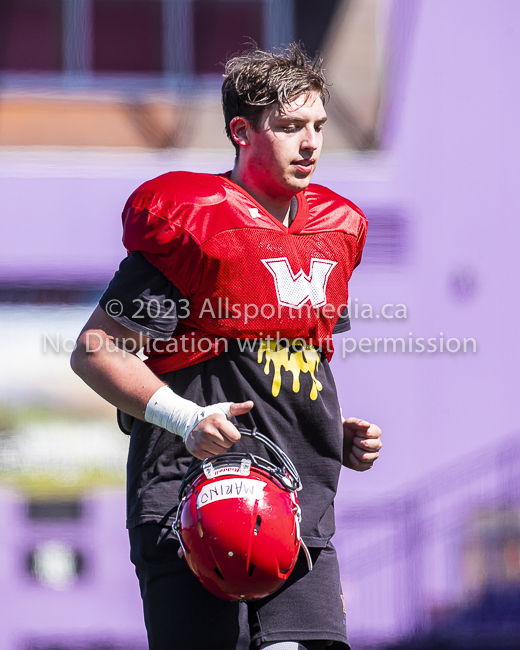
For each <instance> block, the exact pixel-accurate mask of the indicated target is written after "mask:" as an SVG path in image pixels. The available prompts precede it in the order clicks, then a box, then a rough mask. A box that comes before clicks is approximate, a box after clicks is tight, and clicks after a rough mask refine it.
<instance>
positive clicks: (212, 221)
mask: <svg viewBox="0 0 520 650" xmlns="http://www.w3.org/2000/svg"><path fill="white" fill-rule="evenodd" d="M228 176H229V174H227V175H223V176H217V175H211V174H195V173H190V172H171V173H168V174H164V175H162V176H159V177H158V178H155V179H153V180H151V181H148V182H147V183H144V185H141V187H139V188H138V189H137V190H136V191H135V192H134V194H132V196H131V197H130V198H129V200H128V202H127V204H126V206H125V210H124V212H123V226H124V234H123V243H124V245H125V246H126V248H127V250H128V251H140V252H141V253H142V254H143V255H144V256H145V257H146V259H147V260H148V261H149V262H151V263H152V264H153V265H154V266H155V267H156V268H158V269H159V270H160V271H161V272H162V273H163V274H164V275H165V276H166V277H167V278H168V279H169V280H171V282H172V283H173V284H174V285H175V286H176V287H177V288H178V289H179V290H180V291H181V293H182V294H183V295H184V296H185V297H186V298H187V299H188V300H189V315H188V316H187V317H185V318H183V319H182V320H181V321H180V322H179V325H178V326H177V329H176V330H175V334H174V336H173V337H172V339H171V340H170V341H157V340H156V341H154V342H153V348H152V347H151V348H150V349H149V350H148V351H147V354H148V356H149V358H148V361H147V363H148V365H149V366H150V367H151V368H152V370H153V371H154V372H155V373H156V374H162V373H165V372H169V371H171V370H176V369H179V368H184V367H186V366H189V365H192V364H195V363H198V362H200V361H204V360H206V359H209V358H211V357H213V356H215V355H217V354H219V353H220V352H221V351H222V350H223V349H224V348H225V342H226V341H227V340H229V339H257V338H264V339H265V338H267V337H271V338H273V339H276V338H288V339H295V338H301V339H304V340H305V341H306V342H307V343H312V344H313V345H316V346H320V347H322V349H323V351H324V353H325V355H326V356H327V358H328V359H330V357H331V356H332V350H333V348H332V343H331V336H332V330H333V328H334V325H335V324H336V322H337V320H338V317H339V315H340V314H341V312H342V311H343V310H344V309H345V307H346V303H347V298H348V281H349V279H350V276H351V274H352V271H353V269H354V268H355V267H356V266H357V265H358V264H359V261H360V259H361V252H362V249H363V245H364V242H365V236H366V227H367V220H366V218H365V216H364V215H363V213H362V212H361V211H360V210H359V208H357V207H356V206H355V205H353V204H352V203H351V202H350V201H347V200H346V199H344V198H342V197H341V196H339V195H338V194H336V193H334V192H332V191H331V190H328V189H327V188H325V187H322V186H320V185H309V187H308V188H307V189H306V190H304V191H302V192H300V193H299V194H298V195H297V200H298V210H297V213H296V217H295V219H294V220H293V222H292V224H291V226H290V227H289V228H287V227H285V226H284V225H283V224H281V223H280V222H279V221H278V220H277V219H275V218H274V217H273V216H272V215H270V214H269V213H268V212H267V211H266V210H265V209H264V208H263V207H262V206H261V205H260V204H259V203H257V202H256V201H255V200H254V199H253V197H251V196H250V195H249V194H248V193H247V192H245V191H244V190H243V189H242V188H240V187H239V186H238V185H236V183H234V182H233V181H231V180H230V179H229V178H228ZM187 313H188V310H185V311H184V314H183V312H182V310H180V312H179V314H180V316H181V317H182V316H186V314H187Z"/></svg>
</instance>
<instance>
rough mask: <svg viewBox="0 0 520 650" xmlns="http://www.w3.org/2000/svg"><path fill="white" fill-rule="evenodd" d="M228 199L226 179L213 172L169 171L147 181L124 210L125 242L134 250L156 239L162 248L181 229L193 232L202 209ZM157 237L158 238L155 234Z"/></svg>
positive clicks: (151, 243)
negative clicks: (134, 247)
mask: <svg viewBox="0 0 520 650" xmlns="http://www.w3.org/2000/svg"><path fill="white" fill-rule="evenodd" d="M225 198H226V193H225V190H224V189H223V187H222V180H221V179H220V178H219V177H218V176H214V175H212V174H196V173H192V172H169V173H167V174H163V175H162V176H158V177H157V178H153V179H152V180H150V181H147V182H146V183H143V185H141V186H140V187H138V188H137V190H135V192H134V193H133V194H132V195H131V196H130V198H129V199H128V201H127V202H126V205H125V208H124V210H123V243H124V244H125V246H126V247H127V249H129V250H131V249H132V248H133V246H134V245H135V244H142V243H143V242H144V241H145V240H147V239H150V238H152V240H154V239H155V238H156V240H155V241H150V242H148V244H149V245H152V246H153V245H154V243H156V244H158V245H160V246H161V248H162V247H163V246H164V245H165V244H166V243H167V242H168V241H169V240H170V239H172V238H173V237H175V236H177V234H178V233H179V231H186V232H192V231H194V230H195V229H196V228H195V227H196V225H197V219H196V218H194V216H193V215H196V214H197V212H198V210H197V209H198V208H207V206H211V205H217V204H218V203H221V202H222V201H224V200H225ZM153 236H155V237H153Z"/></svg>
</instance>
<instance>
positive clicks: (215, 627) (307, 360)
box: [72, 45, 381, 650]
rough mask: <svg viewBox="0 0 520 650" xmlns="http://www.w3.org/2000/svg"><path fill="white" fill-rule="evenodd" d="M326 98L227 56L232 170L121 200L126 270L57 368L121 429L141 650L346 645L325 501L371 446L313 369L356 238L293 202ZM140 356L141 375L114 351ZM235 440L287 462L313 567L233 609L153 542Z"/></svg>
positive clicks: (339, 318) (304, 202)
mask: <svg viewBox="0 0 520 650" xmlns="http://www.w3.org/2000/svg"><path fill="white" fill-rule="evenodd" d="M326 94H327V91H326V87H325V81H324V78H323V76H322V72H321V70H320V68H319V65H318V63H317V62H311V61H310V60H309V59H308V57H307V56H306V55H305V54H304V53H303V52H302V50H301V49H300V48H299V47H298V46H295V45H293V46H291V47H290V48H288V49H287V50H286V51H284V52H282V53H276V54H273V53H266V52H261V51H259V50H254V51H250V52H248V53H246V54H244V55H242V56H238V57H235V58H233V59H231V60H230V61H229V62H228V64H227V66H226V76H225V81H224V84H223V88H222V97H223V108H224V116H225V122H226V132H227V134H228V136H229V138H230V139H231V141H232V143H233V145H234V147H235V149H236V155H237V157H236V161H235V166H234V168H233V171H231V172H230V173H227V174H223V175H210V174H192V173H186V172H176V173H169V174H165V175H163V176H160V177H159V178H156V179H154V180H152V181H149V182H148V183H145V184H144V185H142V186H141V187H140V188H139V189H138V190H137V191H136V192H135V193H134V194H133V195H132V196H131V197H130V199H129V200H128V202H127V205H126V207H125V210H124V212H123V223H124V236H123V241H124V244H125V246H126V248H127V249H128V251H129V257H128V258H126V259H125V260H124V261H123V262H122V263H121V266H120V269H119V271H118V272H117V273H116V275H115V277H114V279H113V280H112V282H111V283H110V285H109V287H108V289H107V290H106V292H105V294H104V295H103V297H102V299H101V301H100V304H99V306H98V307H97V308H96V310H95V311H94V313H93V315H92V317H91V318H90V320H89V321H88V323H87V324H86V326H85V328H84V330H83V332H82V333H81V335H80V337H79V339H78V346H77V348H76V351H75V353H74V355H73V359H72V365H73V368H74V370H75V371H76V372H77V373H78V374H79V375H80V376H81V377H82V378H83V379H84V380H85V381H86V382H87V383H88V384H89V385H90V386H91V387H92V388H93V389H94V390H96V391H97V392H98V393H99V394H100V395H102V396H103V397H104V398H105V399H107V400H108V401H109V402H111V403H112V404H114V405H115V406H117V407H118V409H120V411H122V412H124V413H125V414H128V415H129V416H132V418H133V424H132V427H131V441H130V451H129V459H128V518H127V525H128V527H129V529H130V540H131V555H132V561H133V562H134V564H135V565H136V571H137V575H138V577H139V582H140V586H141V593H142V597H143V602H144V612H145V621H146V627H147V631H148V639H149V644H150V648H151V649H152V650H172V649H177V648H178V649H182V650H187V649H190V650H198V649H208V650H209V649H211V650H234V648H238V647H240V648H246V647H249V644H251V647H252V648H258V647H262V648H270V649H271V650H275V649H278V650H293V649H298V648H308V649H315V650H321V648H325V647H329V646H330V647H333V648H346V647H348V640H347V636H346V630H345V621H344V606H343V602H342V596H341V587H340V580H339V570H338V565H337V560H336V555H335V551H334V548H333V547H332V545H331V544H330V538H331V536H332V534H333V533H334V513H333V499H334V495H335V492H336V488H337V482H338V477H339V472H340V468H341V465H342V464H343V465H344V466H346V467H349V468H351V469H355V470H358V471H363V470H366V469H369V468H370V467H371V466H372V464H373V462H374V461H375V459H376V458H377V456H378V452H379V449H380V447H381V442H380V436H381V430H380V429H379V427H377V426H375V425H372V424H369V423H368V422H365V421H363V420H359V419H357V418H349V419H348V420H345V421H343V424H342V418H341V415H340V408H339V404H338V399H337V394H336V389H335V385H334V381H333V378H332V375H331V372H330V368H329V365H328V361H329V359H330V357H331V354H332V345H331V335H332V332H333V331H335V332H341V331H346V330H347V329H349V324H348V313H347V312H346V302H347V283H348V280H349V278H350V275H351V273H352V271H353V269H354V267H355V266H356V265H357V264H358V263H359V261H360V259H361V251H362V248H363V244H364V241H365V234H366V224H367V222H366V219H365V217H364V216H363V214H362V213H361V212H360V211H359V209H358V208H356V207H355V206H354V205H353V204H352V203H350V202H349V201H347V200H345V199H343V198H342V197H340V196H338V195H337V194H335V193H334V192H331V191H330V190H327V189H326V188H324V187H320V186H313V185H309V183H310V179H311V176H312V173H313V171H314V169H315V168H316V165H317V163H318V159H319V156H320V152H321V147H322V138H323V135H322V129H323V126H324V124H325V121H326V119H327V116H326V113H325V109H324V101H325V99H326ZM143 344H144V345H145V346H146V347H145V350H146V354H147V356H148V359H147V361H146V363H144V362H143V361H141V359H140V358H138V357H137V356H136V355H135V354H131V353H129V352H132V351H133V352H135V351H137V350H139V349H140V348H141V347H142V345H143ZM235 424H240V425H242V426H245V427H247V428H252V427H253V426H257V427H258V430H259V431H260V432H262V433H264V434H266V435H267V436H268V437H270V438H271V439H272V440H273V441H274V442H276V443H277V444H278V445H279V446H280V447H281V448H282V449H283V450H284V451H285V452H286V453H287V454H288V455H289V457H290V458H291V459H292V461H293V462H294V464H295V465H296V468H297V470H298V472H299V474H300V477H301V480H302V483H303V490H302V492H300V504H301V507H302V537H303V539H304V541H305V542H306V544H307V546H308V547H310V551H311V555H312V557H313V560H314V569H313V570H312V571H309V570H308V568H307V564H306V561H305V559H304V558H303V557H300V558H299V559H298V562H297V564H296V568H295V569H294V571H293V573H292V574H291V576H290V578H289V580H288V581H287V583H286V584H285V585H284V587H283V588H282V589H281V590H280V591H278V592H276V593H275V594H274V595H272V596H270V597H269V598H265V599H262V600H258V601H253V602H250V603H248V604H247V605H246V604H243V603H240V604H238V603H236V602H228V601H225V600H221V599H219V598H216V597H214V596H212V595H211V594H210V593H209V592H207V591H206V590H205V589H204V588H203V587H202V586H201V585H200V584H199V583H198V581H197V580H196V578H195V577H194V576H193V575H192V574H191V573H190V571H189V569H188V567H187V565H186V562H185V560H184V559H183V558H182V557H180V556H179V555H178V552H177V551H178V546H179V545H178V543H177V541H176V540H175V538H174V537H173V535H172V531H171V523H172V519H173V516H174V513H175V509H176V506H177V503H178V501H177V491H178V487H179V484H180V481H181V479H182V477H183V474H184V473H185V471H186V468H187V467H188V465H189V463H190V461H191V459H192V457H193V456H194V457H196V458H200V459H203V458H206V457H208V456H212V455H215V454H219V453H223V452H225V451H226V450H228V449H229V448H230V447H231V446H233V450H234V451H244V450H248V451H254V452H255V453H258V454H259V455H262V454H265V450H263V449H261V448H255V449H252V448H251V446H250V443H249V442H248V443H247V444H246V443H244V441H243V440H240V434H239V432H238V431H237V428H236V426H235ZM174 434H177V435H174ZM300 555H302V554H300Z"/></svg>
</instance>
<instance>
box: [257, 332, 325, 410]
mask: <svg viewBox="0 0 520 650" xmlns="http://www.w3.org/2000/svg"><path fill="white" fill-rule="evenodd" d="M264 354H265V366H264V373H265V374H266V375H268V374H269V372H270V370H271V368H270V366H271V362H272V363H273V368H274V377H273V387H272V393H273V397H277V395H278V394H279V393H280V388H281V386H282V372H281V371H282V368H283V369H284V370H286V371H288V372H292V375H293V384H292V389H293V391H294V392H295V393H297V392H299V390H300V372H308V373H310V376H311V377H312V388H311V393H310V396H309V397H310V398H311V399H312V400H314V399H317V397H318V391H319V390H322V389H323V386H322V384H321V382H319V381H318V380H317V379H316V376H315V373H316V372H317V370H318V365H319V363H320V357H319V355H318V353H317V352H316V349H315V348H314V347H313V346H312V345H306V346H305V348H302V349H301V350H298V351H297V352H291V349H290V347H278V344H277V342H276V341H260V346H259V348H258V363H262V361H263V360H264Z"/></svg>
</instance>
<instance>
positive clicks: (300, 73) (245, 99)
mask: <svg viewBox="0 0 520 650" xmlns="http://www.w3.org/2000/svg"><path fill="white" fill-rule="evenodd" d="M311 91H315V92H318V94H319V95H320V97H321V99H322V101H323V103H324V104H325V103H326V101H327V100H328V98H329V92H328V90H327V82H326V81H325V76H324V73H323V68H322V59H321V57H320V56H316V57H315V58H314V59H311V58H310V57H309V55H308V54H307V52H306V51H305V50H304V48H303V47H302V45H301V44H300V43H291V44H290V45H289V46H287V47H286V48H285V49H280V50H273V51H272V52H265V51H263V50H260V49H259V48H258V47H256V45H254V44H253V46H252V48H251V49H249V50H247V51H246V52H243V53H241V54H237V55H235V56H233V57H232V58H230V59H229V60H228V61H227V63H226V66H225V72H224V83H223V84H222V110H223V111H224V120H225V123H226V135H227V137H228V138H229V139H230V140H231V142H232V144H233V146H234V147H235V151H236V154H237V156H238V152H239V146H238V144H237V143H236V142H235V141H234V140H233V138H232V137H231V129H230V126H229V125H230V123H231V120H232V119H233V118H235V117H237V116H240V117H243V118H245V119H246V120H248V121H249V122H250V123H251V125H252V127H253V128H254V129H256V128H257V127H258V124H259V122H260V117H261V115H262V113H263V112H264V111H265V110H266V108H268V107H269V106H272V105H273V104H274V103H275V102H277V103H278V106H279V107H280V108H283V106H284V105H286V104H288V103H290V102H292V101H293V100H295V99H296V98H297V97H299V96H300V95H302V94H304V93H308V92H311Z"/></svg>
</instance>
